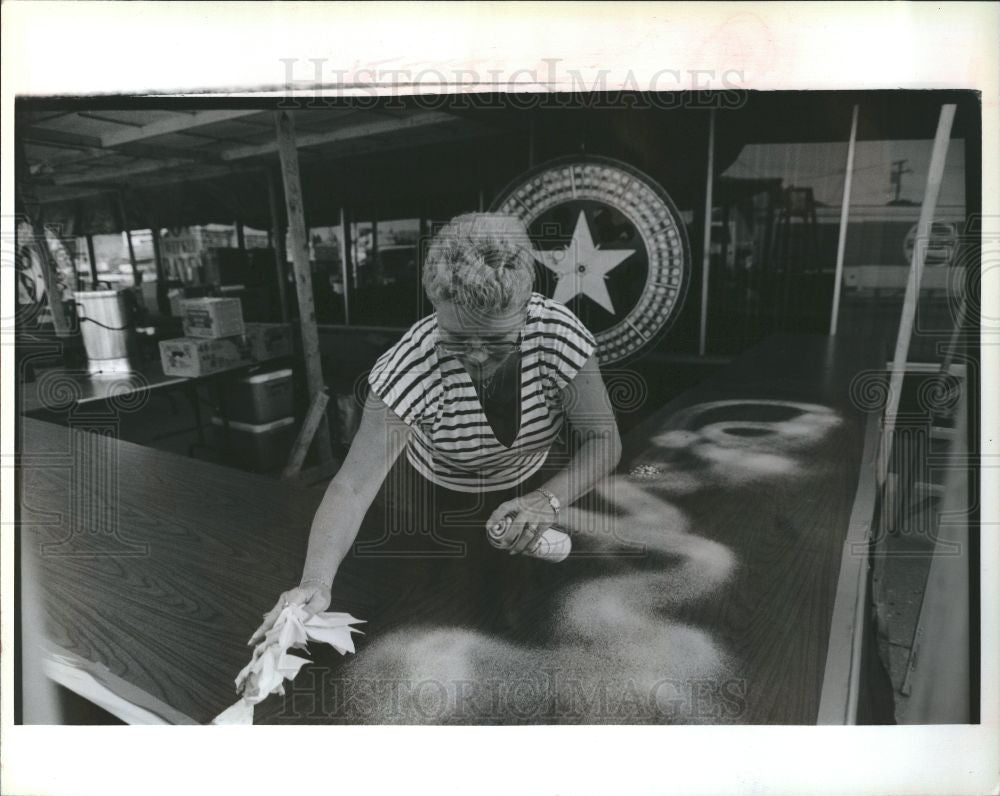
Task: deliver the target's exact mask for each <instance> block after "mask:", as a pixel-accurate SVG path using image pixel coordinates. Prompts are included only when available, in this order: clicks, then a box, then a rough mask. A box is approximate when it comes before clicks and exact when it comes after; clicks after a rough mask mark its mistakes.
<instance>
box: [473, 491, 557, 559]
mask: <svg viewBox="0 0 1000 796" xmlns="http://www.w3.org/2000/svg"><path fill="white" fill-rule="evenodd" d="M510 516H512V517H513V520H512V522H511V523H510V527H509V528H508V529H507V531H506V533H504V534H503V536H502V537H499V538H494V536H493V535H489V540H490V544H491V545H493V546H494V547H499V548H500V549H501V550H509V551H510V554H511V555H515V554H516V553H523V552H524V551H525V550H530V549H531V547H532V546H533V545H534V544H535V542H537V541H538V538H539V537H540V536H541V535H542V534H543V533H545V531H546V530H548V529H549V527H550V526H551V525H552V523H553V522H555V519H556V518H555V511H554V510H553V508H552V506H551V505H549V501H548V499H547V498H546V497H545V496H544V495H542V494H541V493H540V492H530V493H528V494H527V495H524V496H523V497H519V498H515V499H513V500H507V501H505V502H503V503H501V504H500V505H499V506H497V508H496V510H495V511H494V512H493V513H492V514H491V515H490V518H489V519H488V520H487V521H486V528H487V531H488V530H489V529H490V528H492V527H495V526H497V524H498V523H499V524H503V523H506V521H507V517H510Z"/></svg>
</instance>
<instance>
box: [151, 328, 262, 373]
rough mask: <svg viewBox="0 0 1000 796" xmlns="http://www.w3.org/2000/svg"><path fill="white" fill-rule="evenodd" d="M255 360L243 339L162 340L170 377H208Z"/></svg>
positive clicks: (161, 345) (189, 338)
mask: <svg viewBox="0 0 1000 796" xmlns="http://www.w3.org/2000/svg"><path fill="white" fill-rule="evenodd" d="M253 361H254V358H253V354H252V352H251V351H250V346H249V344H248V343H247V341H246V340H245V339H244V338H242V337H227V338H225V339H223V340H209V339H205V338H197V337H178V338H175V339H173V340H161V341H160V363H161V364H162V365H163V372H164V373H165V374H167V375H168V376H187V377H192V378H193V377H196V376H208V375H210V374H212V373H218V372H219V371H222V370H229V369H231V368H238V367H241V366H243V365H249V364H252V363H253Z"/></svg>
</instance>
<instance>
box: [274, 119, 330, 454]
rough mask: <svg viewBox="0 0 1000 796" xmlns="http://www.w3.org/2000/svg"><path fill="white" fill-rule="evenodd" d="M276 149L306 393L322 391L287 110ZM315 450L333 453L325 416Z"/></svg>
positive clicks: (309, 272) (295, 158) (277, 122)
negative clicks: (279, 163) (300, 335)
mask: <svg viewBox="0 0 1000 796" xmlns="http://www.w3.org/2000/svg"><path fill="white" fill-rule="evenodd" d="M274 122H275V127H276V128H277V137H278V143H277V145H278V153H279V155H280V157H281V175H282V178H283V180H284V186H285V209H286V211H287V213H288V229H289V234H290V236H291V241H290V244H291V249H292V263H293V265H294V267H295V290H296V294H297V296H298V305H299V329H300V331H301V334H302V356H303V358H304V360H305V366H306V382H307V384H308V386H309V394H310V395H316V394H317V393H319V392H322V391H323V389H324V388H325V386H326V384H325V383H324V381H323V364H322V359H321V357H320V351H319V333H318V332H317V330H316V305H315V303H314V301H313V289H312V269H311V268H310V266H309V239H308V237H307V236H306V221H305V210H304V208H303V204H302V183H301V180H300V178H299V156H298V151H297V150H296V145H295V125H294V122H293V121H292V115H291V112H290V111H275V113H274ZM316 451H317V454H318V455H319V460H320V463H322V464H326V463H327V462H329V461H330V460H331V458H332V457H333V454H332V452H331V451H330V428H329V424H328V422H327V419H326V416H325V415H324V416H323V419H322V420H321V421H320V425H319V428H318V429H317V431H316Z"/></svg>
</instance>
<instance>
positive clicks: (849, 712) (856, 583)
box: [816, 412, 880, 724]
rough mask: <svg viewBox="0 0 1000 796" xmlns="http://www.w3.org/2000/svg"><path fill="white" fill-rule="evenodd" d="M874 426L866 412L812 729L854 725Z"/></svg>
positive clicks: (864, 600)
mask: <svg viewBox="0 0 1000 796" xmlns="http://www.w3.org/2000/svg"><path fill="white" fill-rule="evenodd" d="M879 426H880V422H879V417H878V414H876V413H875V412H872V413H871V414H870V415H869V416H868V422H867V424H866V425H865V448H864V452H863V453H862V454H861V467H860V468H859V470H858V486H857V490H856V491H855V496H854V507H853V508H852V509H851V519H850V523H849V525H848V529H847V538H846V539H845V540H844V549H843V553H842V554H841V559H840V573H839V574H838V576H837V595H836V597H835V599H834V604H833V618H832V620H831V622H830V641H829V644H828V646H827V652H826V666H825V667H824V670H823V690H822V693H821V694H820V702H819V712H818V716H817V719H816V723H817V724H856V723H857V718H858V695H859V694H860V690H861V689H860V683H861V676H862V670H861V650H862V641H863V640H862V634H863V633H864V632H865V612H866V611H867V609H868V586H867V572H868V545H869V543H870V540H871V526H872V521H873V519H874V512H875V502H876V496H877V494H878V493H877V490H876V487H875V463H876V460H877V456H878V444H879Z"/></svg>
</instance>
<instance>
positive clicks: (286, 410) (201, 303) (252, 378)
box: [160, 298, 295, 471]
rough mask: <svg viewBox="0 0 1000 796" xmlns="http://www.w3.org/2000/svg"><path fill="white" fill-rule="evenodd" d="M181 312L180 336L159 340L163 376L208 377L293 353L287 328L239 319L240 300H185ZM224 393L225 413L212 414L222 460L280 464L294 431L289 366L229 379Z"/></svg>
mask: <svg viewBox="0 0 1000 796" xmlns="http://www.w3.org/2000/svg"><path fill="white" fill-rule="evenodd" d="M181 313H182V315H181V318H182V322H183V327H184V335H185V336H184V337H179V338H177V339H174V340H163V341H161V342H160V359H161V362H162V365H163V372H164V373H166V374H168V375H173V376H187V377H192V378H193V377H198V376H208V375H211V374H213V373H219V372H221V371H225V370H232V369H234V368H239V367H243V366H246V365H252V364H254V363H257V362H265V361H267V360H270V359H275V358H278V357H286V356H291V354H292V330H291V327H290V326H289V325H288V324H282V323H244V322H243V313H242V307H241V305H240V300H239V299H235V298H199V299H187V300H184V301H183V302H182V303H181ZM226 392H227V395H226V410H225V415H226V416H225V417H224V418H220V417H213V418H212V424H213V426H214V428H215V429H216V431H217V433H218V441H219V446H220V448H221V449H222V450H223V453H224V455H225V457H226V459H227V460H229V461H231V462H233V463H234V464H237V465H238V466H241V467H246V468H248V469H251V470H258V471H266V470H272V469H276V468H278V467H281V466H282V465H284V463H285V461H286V459H287V458H288V453H289V451H290V450H291V446H292V443H293V442H294V431H295V429H294V424H295V418H294V416H293V401H292V371H291V369H290V368H283V369H281V370H275V371H272V372H269V373H255V374H253V375H249V376H243V377H241V378H237V379H232V380H230V381H229V384H227V390H226Z"/></svg>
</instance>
